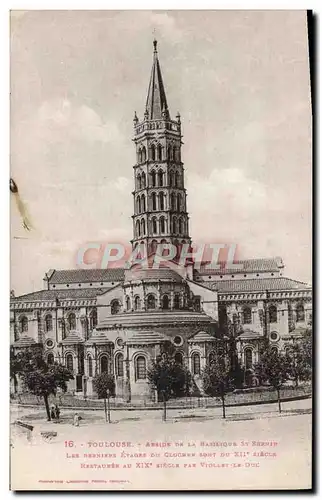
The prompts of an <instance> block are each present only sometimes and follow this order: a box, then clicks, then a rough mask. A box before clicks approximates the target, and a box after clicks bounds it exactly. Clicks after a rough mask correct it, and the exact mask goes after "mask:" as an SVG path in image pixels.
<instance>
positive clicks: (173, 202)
mask: <svg viewBox="0 0 322 500" xmlns="http://www.w3.org/2000/svg"><path fill="white" fill-rule="evenodd" d="M170 199H171V209H172V210H175V209H176V195H175V193H171V198H170Z"/></svg>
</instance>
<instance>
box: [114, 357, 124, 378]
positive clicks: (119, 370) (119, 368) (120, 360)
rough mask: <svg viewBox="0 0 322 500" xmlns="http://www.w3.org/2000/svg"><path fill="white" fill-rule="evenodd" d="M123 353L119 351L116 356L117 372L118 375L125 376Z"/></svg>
mask: <svg viewBox="0 0 322 500" xmlns="http://www.w3.org/2000/svg"><path fill="white" fill-rule="evenodd" d="M123 360H124V357H123V354H122V353H119V354H117V356H116V358H115V373H116V376H117V377H123V374H124V370H123Z"/></svg>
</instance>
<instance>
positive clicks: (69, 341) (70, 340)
mask: <svg viewBox="0 0 322 500" xmlns="http://www.w3.org/2000/svg"><path fill="white" fill-rule="evenodd" d="M83 342H84V339H83V338H82V337H80V336H79V335H78V333H77V332H70V334H69V335H67V337H66V338H65V339H64V340H62V344H64V345H73V344H79V343H83Z"/></svg>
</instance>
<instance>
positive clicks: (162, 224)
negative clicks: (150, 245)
mask: <svg viewBox="0 0 322 500" xmlns="http://www.w3.org/2000/svg"><path fill="white" fill-rule="evenodd" d="M159 224H160V233H161V234H163V233H165V219H164V217H160V220H159ZM161 243H162V241H161Z"/></svg>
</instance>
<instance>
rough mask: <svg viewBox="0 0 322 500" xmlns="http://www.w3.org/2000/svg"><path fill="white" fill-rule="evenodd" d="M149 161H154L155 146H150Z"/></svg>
mask: <svg viewBox="0 0 322 500" xmlns="http://www.w3.org/2000/svg"><path fill="white" fill-rule="evenodd" d="M151 160H155V145H154V144H152V146H151Z"/></svg>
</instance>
